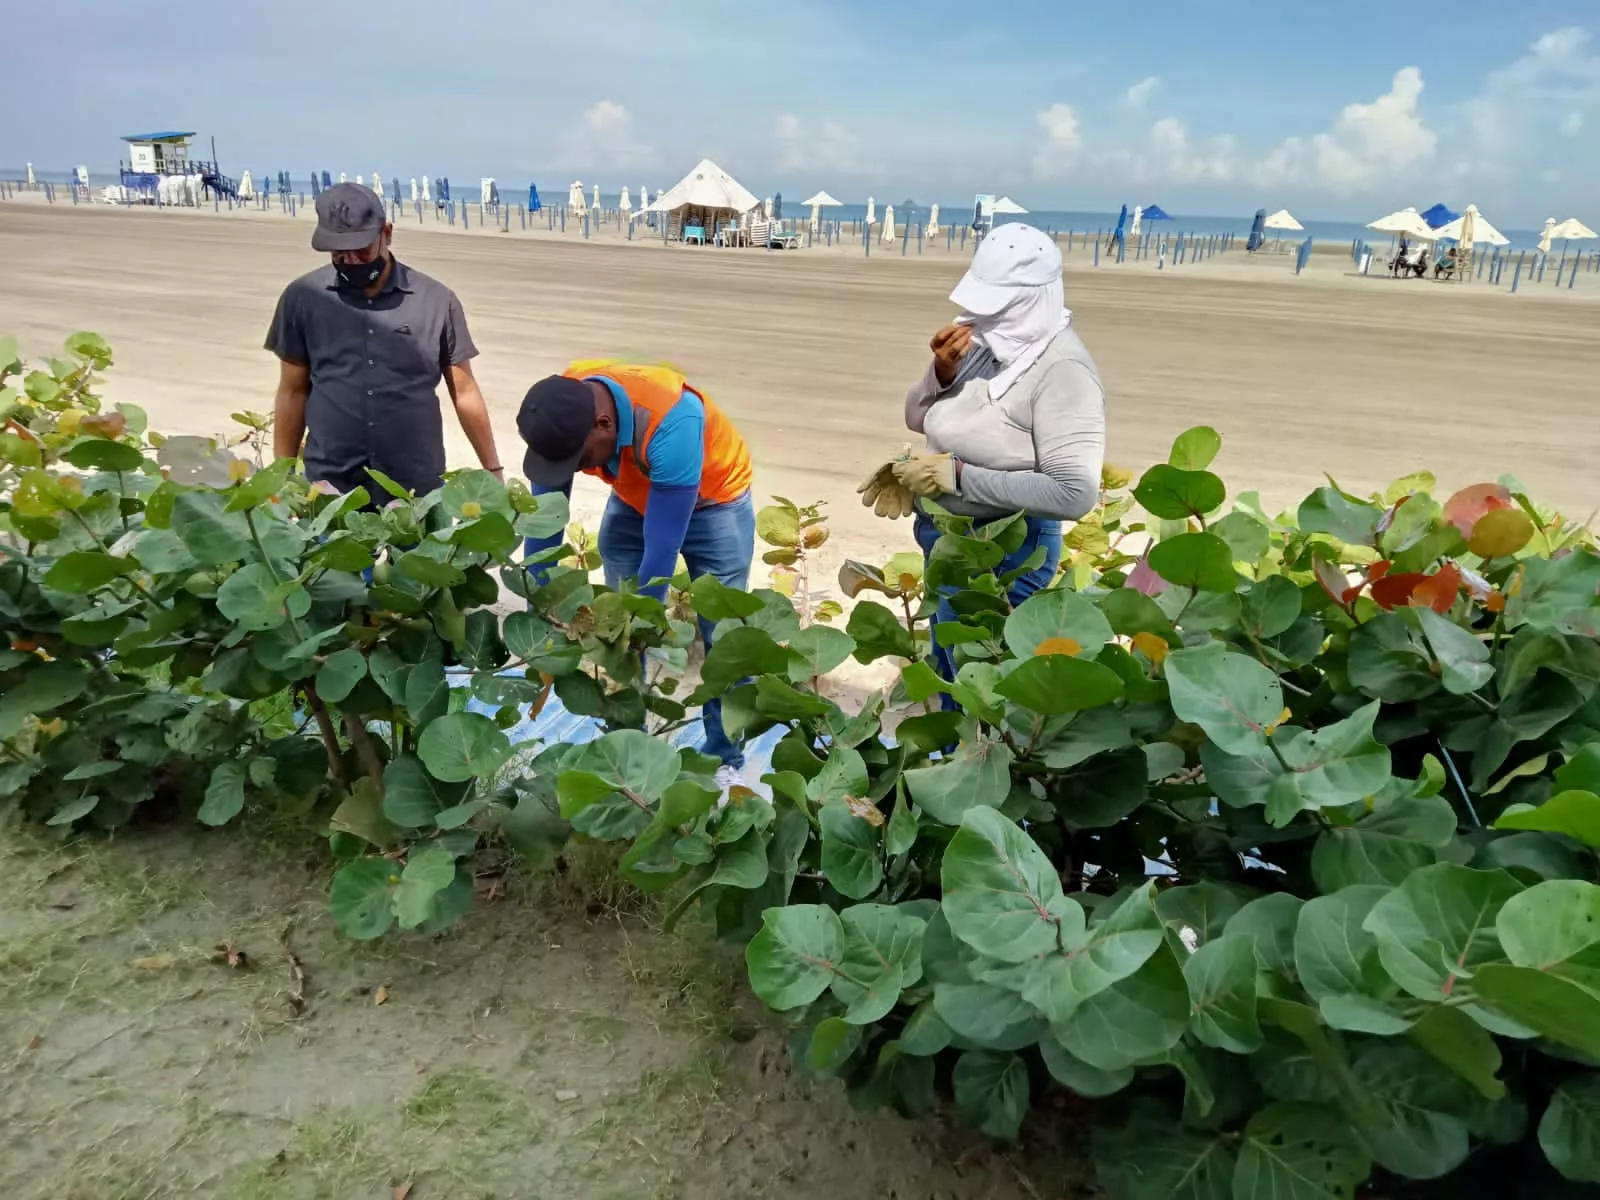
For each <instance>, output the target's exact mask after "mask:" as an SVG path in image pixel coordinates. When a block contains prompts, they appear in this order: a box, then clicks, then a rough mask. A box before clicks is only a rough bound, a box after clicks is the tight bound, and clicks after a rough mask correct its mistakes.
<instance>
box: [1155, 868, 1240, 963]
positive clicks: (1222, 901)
mask: <svg viewBox="0 0 1600 1200" xmlns="http://www.w3.org/2000/svg"><path fill="white" fill-rule="evenodd" d="M1249 895H1250V894H1249V893H1248V892H1246V891H1245V889H1243V888H1238V887H1231V886H1229V885H1227V884H1221V883H1213V882H1212V881H1211V880H1209V879H1203V880H1201V881H1200V882H1199V883H1192V884H1185V885H1184V886H1182V887H1174V888H1163V889H1162V891H1161V893H1160V894H1159V895H1158V896H1157V897H1156V913H1157V915H1159V916H1160V918H1161V923H1162V924H1163V925H1164V926H1166V928H1167V932H1168V933H1169V934H1170V935H1171V936H1170V938H1169V940H1172V939H1174V938H1175V939H1176V941H1175V942H1174V943H1173V944H1174V948H1176V947H1177V946H1178V945H1182V946H1184V947H1185V948H1186V949H1185V953H1187V952H1188V948H1190V947H1193V946H1197V945H1204V944H1205V943H1206V942H1209V941H1210V940H1211V939H1212V938H1216V937H1221V936H1222V932H1223V928H1224V927H1225V926H1226V925H1227V923H1228V918H1230V917H1232V916H1233V914H1234V913H1236V912H1238V911H1239V910H1240V909H1241V908H1243V907H1244V903H1245V901H1246V900H1247V899H1248V898H1249Z"/></svg>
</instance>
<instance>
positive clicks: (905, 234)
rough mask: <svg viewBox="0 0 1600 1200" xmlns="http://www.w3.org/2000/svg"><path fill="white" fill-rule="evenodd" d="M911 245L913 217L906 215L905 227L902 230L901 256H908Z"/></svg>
mask: <svg viewBox="0 0 1600 1200" xmlns="http://www.w3.org/2000/svg"><path fill="white" fill-rule="evenodd" d="M910 247H911V218H910V217H909V216H908V217H906V223H905V226H904V228H902V229H901V230H900V257H901V258H904V257H905V256H906V251H907V250H908V249H910Z"/></svg>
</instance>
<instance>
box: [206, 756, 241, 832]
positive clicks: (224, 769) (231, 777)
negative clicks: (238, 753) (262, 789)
mask: <svg viewBox="0 0 1600 1200" xmlns="http://www.w3.org/2000/svg"><path fill="white" fill-rule="evenodd" d="M245 778H246V775H245V765H244V764H243V763H242V762H239V761H237V760H235V759H229V760H228V761H226V762H220V763H218V764H217V765H216V767H215V768H214V769H213V770H212V772H211V782H210V783H208V784H207V785H206V798H205V802H204V803H203V804H201V805H200V811H199V812H197V813H196V814H195V816H196V817H197V818H198V819H199V821H200V822H201V824H204V825H226V824H227V823H228V822H229V821H231V820H233V819H234V818H235V817H237V816H238V815H239V814H240V812H242V811H243V810H244V784H245Z"/></svg>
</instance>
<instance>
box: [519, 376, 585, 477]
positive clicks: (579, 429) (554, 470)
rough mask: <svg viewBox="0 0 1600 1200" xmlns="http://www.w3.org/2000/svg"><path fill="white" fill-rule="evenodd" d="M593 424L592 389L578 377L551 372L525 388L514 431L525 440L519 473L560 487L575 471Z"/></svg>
mask: <svg viewBox="0 0 1600 1200" xmlns="http://www.w3.org/2000/svg"><path fill="white" fill-rule="evenodd" d="M593 428H594V391H593V389H591V388H590V387H589V385H588V384H587V383H585V382H584V381H583V380H581V379H569V378H567V377H566V376H565V375H551V376H550V377H549V378H547V379H541V380H539V382H538V383H536V384H534V385H533V386H532V387H531V388H529V389H528V394H527V395H526V396H524V397H523V398H522V407H521V408H520V409H518V410H517V432H518V433H520V434H521V435H522V440H523V441H524V442H526V443H527V444H528V452H527V453H526V454H525V455H523V458H522V473H523V474H524V475H526V476H527V477H528V479H529V480H530V481H532V482H533V483H536V484H538V485H539V486H540V487H563V486H565V485H566V484H567V483H568V482H570V481H571V479H572V477H573V476H574V475H576V474H577V472H578V466H579V463H580V462H581V460H582V458H583V446H584V443H585V442H586V441H588V440H589V431H590V430H592V429H593Z"/></svg>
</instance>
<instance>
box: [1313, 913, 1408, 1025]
mask: <svg viewBox="0 0 1600 1200" xmlns="http://www.w3.org/2000/svg"><path fill="white" fill-rule="evenodd" d="M1386 894H1387V889H1386V888H1382V887H1378V886H1375V885H1357V886H1354V887H1347V888H1344V889H1342V890H1340V891H1337V892H1335V893H1333V894H1332V895H1330V896H1317V897H1314V898H1313V899H1311V900H1308V901H1306V903H1305V905H1304V906H1303V907H1302V908H1301V909H1300V918H1299V921H1298V923H1297V925H1296V927H1295V936H1294V962H1295V974H1296V975H1297V976H1298V977H1299V980H1300V986H1301V987H1303V988H1305V990H1306V994H1307V995H1309V996H1310V997H1311V999H1312V1000H1314V1001H1316V1002H1317V1005H1318V1007H1319V1008H1320V1009H1321V1011H1322V1016H1323V1019H1324V1020H1326V1021H1327V1022H1328V1024H1330V1025H1332V1026H1334V1027H1335V1028H1338V1029H1355V1030H1359V1031H1361V1032H1364V1033H1378V1034H1395V1033H1403V1032H1404V1031H1405V1030H1406V1029H1408V1028H1410V1026H1411V1021H1410V1020H1408V1019H1407V1018H1405V1017H1403V1016H1401V1014H1400V1013H1399V1011H1398V1010H1397V1009H1396V1008H1395V1007H1394V1006H1393V1005H1390V1004H1388V1003H1386V1001H1387V999H1388V994H1389V993H1391V992H1392V991H1393V990H1394V988H1393V985H1392V984H1390V982H1389V979H1388V977H1387V976H1386V975H1385V974H1384V972H1383V969H1382V967H1381V966H1380V965H1379V962H1378V943H1377V939H1376V938H1374V937H1373V935H1372V934H1370V933H1368V932H1367V931H1366V930H1365V929H1363V928H1362V922H1363V921H1365V920H1366V919H1367V914H1368V913H1370V912H1371V911H1372V908H1373V906H1374V905H1375V904H1377V903H1378V901H1379V900H1381V899H1383V897H1384V896H1385V895H1386Z"/></svg>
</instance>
